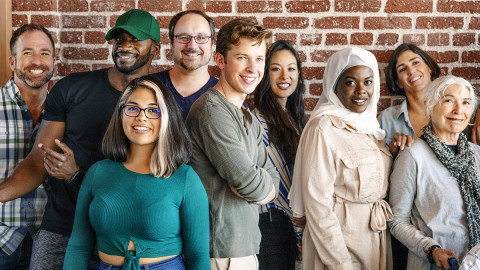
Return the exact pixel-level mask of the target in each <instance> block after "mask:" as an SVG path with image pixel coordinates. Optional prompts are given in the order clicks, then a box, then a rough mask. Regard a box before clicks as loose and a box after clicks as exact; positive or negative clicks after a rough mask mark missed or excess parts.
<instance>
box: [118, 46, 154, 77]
mask: <svg viewBox="0 0 480 270" xmlns="http://www.w3.org/2000/svg"><path fill="white" fill-rule="evenodd" d="M151 50H152V49H151V48H150V49H148V52H147V53H145V54H143V55H142V54H137V55H136V56H135V57H136V61H135V62H134V63H133V64H132V65H130V66H122V63H120V60H118V54H119V53H122V54H131V55H134V54H133V53H129V52H122V51H117V52H114V53H112V59H113V63H114V64H115V67H116V68H117V70H118V71H120V72H121V73H124V74H130V73H132V72H133V71H135V70H137V69H139V68H141V67H143V66H145V65H146V64H147V63H148V62H149V61H150V52H151Z"/></svg>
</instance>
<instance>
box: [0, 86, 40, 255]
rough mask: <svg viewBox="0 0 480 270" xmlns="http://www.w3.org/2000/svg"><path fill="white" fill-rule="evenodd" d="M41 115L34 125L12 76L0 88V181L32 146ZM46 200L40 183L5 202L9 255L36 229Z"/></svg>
mask: <svg viewBox="0 0 480 270" xmlns="http://www.w3.org/2000/svg"><path fill="white" fill-rule="evenodd" d="M41 118H42V116H40V118H39V121H37V125H36V126H35V127H32V125H33V122H32V116H31V114H30V111H29V110H28V107H27V105H26V104H25V102H24V101H23V100H22V96H21V94H20V90H19V89H18V87H17V86H16V85H15V83H14V82H13V78H12V79H10V80H9V81H8V82H7V84H6V85H5V86H3V87H0V173H1V175H0V183H1V182H4V181H5V180H6V179H7V178H8V176H9V175H10V174H11V173H12V172H13V170H14V169H15V167H16V166H17V165H18V164H19V163H20V162H21V161H22V160H23V159H24V158H25V157H26V156H27V155H28V153H29V152H30V150H31V149H32V145H33V143H34V141H35V134H36V131H37V129H38V126H39V124H40V121H41ZM46 202H47V195H46V193H45V190H44V188H43V185H41V186H40V187H39V188H37V189H36V190H34V191H32V192H30V193H28V194H26V195H24V196H23V197H21V198H18V199H15V200H12V201H9V202H5V203H3V204H2V206H1V220H0V248H1V249H2V250H3V251H4V252H5V253H6V254H7V255H11V254H12V253H13V252H14V251H15V250H16V249H17V248H18V246H19V245H20V244H21V243H22V241H23V238H24V237H25V235H26V234H27V233H28V232H30V233H32V234H33V233H35V232H36V230H37V228H38V227H39V226H40V223H41V221H42V216H43V211H44V208H45V204H46Z"/></svg>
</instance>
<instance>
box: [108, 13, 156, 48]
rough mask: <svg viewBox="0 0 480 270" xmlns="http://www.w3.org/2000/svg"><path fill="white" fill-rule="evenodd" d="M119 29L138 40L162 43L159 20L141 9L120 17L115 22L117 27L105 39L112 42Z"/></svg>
mask: <svg viewBox="0 0 480 270" xmlns="http://www.w3.org/2000/svg"><path fill="white" fill-rule="evenodd" d="M118 29H123V30H125V31H127V32H128V33H130V34H132V35H133V36H134V37H136V38H137V39H138V40H147V39H149V38H151V39H153V40H154V41H155V42H157V43H158V42H160V25H158V22H157V20H156V19H155V18H154V17H153V16H152V14H150V13H148V12H146V11H143V10H140V9H132V10H129V11H127V12H125V13H123V14H122V15H120V17H118V19H117V21H116V22H115V27H113V28H112V29H110V31H108V33H107V35H106V36H105V39H106V40H107V41H109V40H111V39H112V38H113V35H114V34H115V31H117V30H118Z"/></svg>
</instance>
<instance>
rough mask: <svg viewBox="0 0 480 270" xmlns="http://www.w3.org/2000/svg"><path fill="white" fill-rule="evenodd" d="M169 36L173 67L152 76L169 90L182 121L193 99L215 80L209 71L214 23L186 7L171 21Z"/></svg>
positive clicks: (211, 85) (205, 16)
mask: <svg viewBox="0 0 480 270" xmlns="http://www.w3.org/2000/svg"><path fill="white" fill-rule="evenodd" d="M168 37H169V38H170V44H171V47H172V53H173V62H174V64H173V67H172V69H170V70H165V71H162V72H158V73H155V74H152V75H153V76H154V77H157V78H158V79H160V80H161V81H162V82H163V83H164V84H165V85H166V86H167V87H168V89H170V91H171V92H172V94H173V97H174V98H175V100H176V101H177V104H178V106H179V108H180V111H181V113H182V118H183V120H185V119H186V118H187V115H188V112H189V111H190V107H191V106H192V104H193V102H195V100H197V98H199V97H200V96H201V95H202V94H203V93H205V92H206V91H207V90H208V89H210V88H212V87H213V86H214V85H215V84H217V82H218V80H217V79H216V78H215V77H213V76H212V75H210V74H209V73H208V63H209V62H210V59H211V58H212V47H213V39H214V37H215V26H214V24H213V20H212V18H210V17H209V16H207V15H206V14H205V13H203V12H201V11H198V10H186V11H183V12H180V13H177V14H176V15H175V16H173V18H172V19H171V20H170V25H169V27H168Z"/></svg>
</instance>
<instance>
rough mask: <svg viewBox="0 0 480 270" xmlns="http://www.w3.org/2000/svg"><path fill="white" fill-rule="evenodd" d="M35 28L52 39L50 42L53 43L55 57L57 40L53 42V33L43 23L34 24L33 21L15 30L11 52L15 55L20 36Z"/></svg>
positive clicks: (53, 55) (11, 41)
mask: <svg viewBox="0 0 480 270" xmlns="http://www.w3.org/2000/svg"><path fill="white" fill-rule="evenodd" d="M35 30H36V31H41V32H43V33H45V35H47V37H48V39H50V43H52V48H53V51H52V57H55V42H53V38H52V34H51V33H50V31H48V30H47V29H46V28H45V27H43V26H41V25H37V24H33V23H29V24H24V25H22V26H21V27H20V28H18V29H17V30H15V31H14V32H13V34H12V38H11V39H10V53H11V54H12V56H15V54H16V53H17V52H16V51H15V43H17V40H18V38H19V37H20V36H21V35H22V34H23V33H25V32H27V31H35Z"/></svg>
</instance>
